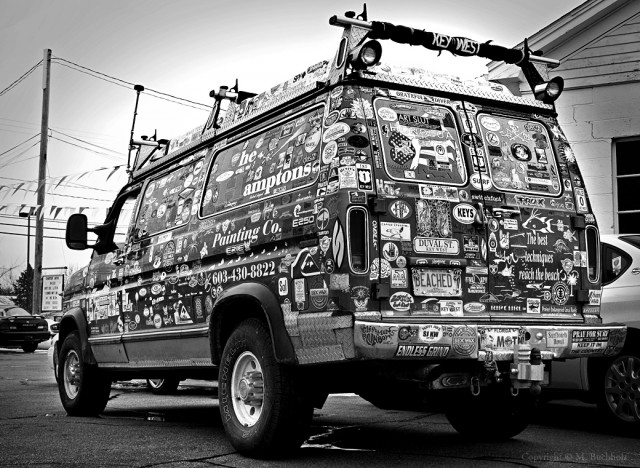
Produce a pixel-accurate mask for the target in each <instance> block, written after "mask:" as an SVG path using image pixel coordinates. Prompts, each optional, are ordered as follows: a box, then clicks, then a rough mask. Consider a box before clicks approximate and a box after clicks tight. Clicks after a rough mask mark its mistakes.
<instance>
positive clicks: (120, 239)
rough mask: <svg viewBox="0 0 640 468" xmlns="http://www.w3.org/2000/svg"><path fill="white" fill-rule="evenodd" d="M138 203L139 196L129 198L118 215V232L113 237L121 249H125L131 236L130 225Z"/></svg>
mask: <svg viewBox="0 0 640 468" xmlns="http://www.w3.org/2000/svg"><path fill="white" fill-rule="evenodd" d="M136 201H137V196H135V195H131V196H129V197H128V198H127V199H126V200H125V202H124V204H123V205H122V208H121V209H120V214H119V215H118V222H117V223H116V231H115V234H114V235H113V242H115V244H116V245H117V246H118V248H119V249H121V250H122V249H123V248H124V245H125V244H126V242H127V235H128V234H129V225H130V224H131V219H132V217H133V210H134V209H135V206H136Z"/></svg>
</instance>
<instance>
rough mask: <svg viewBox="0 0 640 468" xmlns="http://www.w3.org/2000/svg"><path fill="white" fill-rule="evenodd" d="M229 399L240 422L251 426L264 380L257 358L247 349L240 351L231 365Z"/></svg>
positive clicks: (258, 410)
mask: <svg viewBox="0 0 640 468" xmlns="http://www.w3.org/2000/svg"><path fill="white" fill-rule="evenodd" d="M231 400H232V401H233V409H234V411H235V414H236V416H237V418H238V421H240V424H242V425H243V426H245V427H251V426H253V425H254V424H255V423H257V422H258V420H259V419H260V415H261V414H262V404H263V401H264V380H263V379H262V367H261V366H260V362H259V361H258V358H257V357H256V356H255V355H254V354H253V353H251V352H249V351H245V352H244V353H242V354H241V355H240V356H239V357H238V360H237V361H236V362H235V364H234V366H233V373H232V374H231Z"/></svg>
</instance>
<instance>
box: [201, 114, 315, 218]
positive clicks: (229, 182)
mask: <svg viewBox="0 0 640 468" xmlns="http://www.w3.org/2000/svg"><path fill="white" fill-rule="evenodd" d="M322 115H323V108H322V106H318V107H315V108H313V109H312V110H311V111H307V112H305V113H304V114H301V115H298V116H297V117H293V118H292V119H290V120H287V121H285V122H282V123H280V124H277V125H275V126H273V127H270V128H268V129H265V130H262V131H260V132H258V133H255V134H253V135H251V136H249V137H248V138H246V139H244V140H241V141H239V142H237V143H235V144H232V145H231V146H227V147H226V148H224V149H222V150H221V151H219V152H218V154H216V155H215V157H214V158H213V162H212V165H211V170H210V173H209V179H208V180H207V185H206V187H205V193H204V197H203V203H202V216H209V215H212V214H214V213H216V214H217V213H220V212H222V211H225V210H229V209H231V208H237V207H239V206H242V205H245V204H249V203H253V202H255V201H257V200H264V199H266V198H270V197H273V196H275V195H278V194H282V193H284V192H288V191H291V190H298V189H301V188H303V187H306V186H309V185H311V184H312V183H313V182H314V181H315V180H316V178H317V177H318V173H319V171H320V140H321V139H322V132H321V120H322Z"/></svg>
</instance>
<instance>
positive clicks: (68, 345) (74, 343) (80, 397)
mask: <svg viewBox="0 0 640 468" xmlns="http://www.w3.org/2000/svg"><path fill="white" fill-rule="evenodd" d="M58 391H59V393H60V399H61V400H62V406H64V409H65V410H66V411H67V414H68V415H69V416H97V415H99V414H100V413H101V412H102V411H103V410H104V408H105V406H107V401H108V400H109V393H110V392H111V380H109V378H108V377H107V376H105V374H104V373H103V372H100V370H98V369H97V368H96V367H95V366H92V365H89V364H87V363H85V362H84V361H83V360H82V346H81V344H80V337H79V336H78V333H77V332H71V333H70V334H69V335H67V337H66V338H65V339H64V341H63V342H62V347H61V348H60V355H59V361H58Z"/></svg>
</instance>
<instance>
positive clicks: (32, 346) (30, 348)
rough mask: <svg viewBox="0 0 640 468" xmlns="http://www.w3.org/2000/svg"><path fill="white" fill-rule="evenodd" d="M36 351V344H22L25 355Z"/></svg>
mask: <svg viewBox="0 0 640 468" xmlns="http://www.w3.org/2000/svg"><path fill="white" fill-rule="evenodd" d="M36 349H38V343H23V344H22V351H24V352H25V353H33V352H35V350H36Z"/></svg>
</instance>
